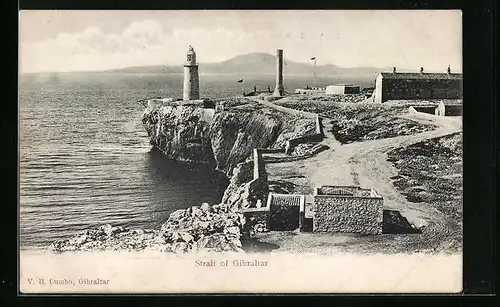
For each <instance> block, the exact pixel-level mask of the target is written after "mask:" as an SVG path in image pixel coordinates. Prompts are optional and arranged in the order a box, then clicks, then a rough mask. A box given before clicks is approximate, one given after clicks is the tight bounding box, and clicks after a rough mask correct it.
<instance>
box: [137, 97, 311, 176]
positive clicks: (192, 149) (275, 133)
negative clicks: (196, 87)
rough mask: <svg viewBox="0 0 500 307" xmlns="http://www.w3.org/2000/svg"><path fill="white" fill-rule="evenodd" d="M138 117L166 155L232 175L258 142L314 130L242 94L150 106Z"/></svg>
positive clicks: (277, 141) (278, 142)
mask: <svg viewBox="0 0 500 307" xmlns="http://www.w3.org/2000/svg"><path fill="white" fill-rule="evenodd" d="M142 122H143V124H144V127H145V129H146V131H147V133H148V135H149V138H150V143H151V144H152V145H153V146H155V147H156V148H158V149H159V150H160V151H161V152H163V153H164V154H165V155H166V156H167V157H168V158H171V159H175V160H183V161H191V162H198V163H209V164H213V165H214V167H215V168H216V169H218V170H220V171H222V172H223V173H225V174H226V175H228V176H230V174H231V172H232V169H233V168H234V167H235V166H236V165H237V164H238V163H240V162H242V161H244V160H245V159H246V158H247V157H248V156H250V154H251V153H252V150H253V149H254V148H257V147H283V146H284V145H285V142H286V141H287V140H289V139H291V138H295V137H298V136H303V135H308V134H313V133H314V131H315V130H314V129H315V126H314V122H313V121H311V120H310V119H306V118H300V117H297V116H291V115H289V114H285V113H281V112H277V111H276V110H273V109H270V108H267V107H265V106H262V105H260V104H258V103H255V102H252V101H250V100H247V99H245V98H241V99H239V100H238V101H237V102H236V103H235V102H234V101H233V100H222V101H218V102H217V107H216V109H215V110H214V109H205V108H203V107H202V106H173V105H163V106H162V105H157V106H148V108H146V110H145V111H144V113H143V118H142Z"/></svg>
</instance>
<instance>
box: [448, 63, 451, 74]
mask: <svg viewBox="0 0 500 307" xmlns="http://www.w3.org/2000/svg"><path fill="white" fill-rule="evenodd" d="M448 74H451V67H450V65H448Z"/></svg>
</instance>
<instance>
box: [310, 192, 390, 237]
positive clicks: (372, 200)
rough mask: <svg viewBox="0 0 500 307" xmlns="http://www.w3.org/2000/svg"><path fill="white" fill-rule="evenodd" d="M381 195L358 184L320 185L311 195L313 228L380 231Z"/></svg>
mask: <svg viewBox="0 0 500 307" xmlns="http://www.w3.org/2000/svg"><path fill="white" fill-rule="evenodd" d="M383 202H384V201H383V198H382V196H380V195H379V194H378V193H377V192H376V191H375V190H373V189H361V188H360V187H358V186H322V187H320V188H318V189H316V191H315V195H314V209H315V210H314V218H313V231H315V232H346V233H362V234H381V233H382V224H383Z"/></svg>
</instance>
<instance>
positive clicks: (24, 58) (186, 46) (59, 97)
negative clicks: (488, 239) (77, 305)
mask: <svg viewBox="0 0 500 307" xmlns="http://www.w3.org/2000/svg"><path fill="white" fill-rule="evenodd" d="M19 71H20V74H19V102H18V104H19V153H20V154H19V186H20V189H19V251H20V253H19V290H20V292H21V293H22V294H43V293H56V294H65V293H75V294H86V293H97V294H99V293H117V294H125V293H131V294H134V293H136V294H137V293H147V294H155V293H157V294H174V293H207V294H209V293H228V294H229V293H458V292H461V291H462V251H463V246H462V237H463V224H462V221H463V214H462V204H463V201H462V181H463V176H462V163H463V157H462V105H463V103H462V100H463V95H462V92H463V91H462V80H463V75H462V14H461V11H453V10H394V11H392V10H373V11H372V10H322V11H314V10H295V11H294V10H286V11H285V10H283V11H278V10H268V11H266V10H255V11H252V10H189V11H182V10H176V11H169V10H156V11H143V10H141V11H120V10H107V11H92V10H85V11H83V10H82V11H72V10H54V11H36V10H22V11H20V34H19Z"/></svg>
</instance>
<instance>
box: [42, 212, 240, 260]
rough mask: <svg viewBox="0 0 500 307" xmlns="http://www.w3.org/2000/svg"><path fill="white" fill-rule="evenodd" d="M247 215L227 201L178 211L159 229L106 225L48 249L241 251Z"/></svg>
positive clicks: (54, 244) (88, 230)
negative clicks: (242, 232) (245, 216)
mask: <svg viewBox="0 0 500 307" xmlns="http://www.w3.org/2000/svg"><path fill="white" fill-rule="evenodd" d="M244 225H245V218H244V216H243V215H242V214H240V213H238V212H237V210H236V208H232V207H231V206H229V205H227V204H219V205H214V206H210V205H209V204H207V203H204V204H202V205H201V206H200V207H198V206H194V207H191V208H188V209H183V210H177V211H175V212H173V213H172V214H170V216H169V218H168V220H167V221H166V222H165V223H164V224H163V225H162V226H161V229H160V230H153V229H133V230H130V229H127V228H124V227H113V226H111V225H103V226H99V227H96V228H92V229H87V230H84V231H81V232H79V233H77V234H76V235H74V236H73V237H71V238H68V239H63V240H57V241H55V242H53V243H52V244H51V245H50V246H49V249H50V250H52V251H55V252H64V251H96V250H98V251H124V250H129V251H159V252H173V253H186V252H197V251H201V252H210V251H216V252H223V251H233V252H242V251H243V250H242V249H241V246H242V245H241V241H240V237H241V229H243V227H244Z"/></svg>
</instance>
